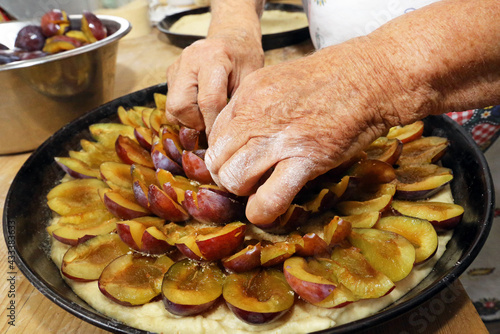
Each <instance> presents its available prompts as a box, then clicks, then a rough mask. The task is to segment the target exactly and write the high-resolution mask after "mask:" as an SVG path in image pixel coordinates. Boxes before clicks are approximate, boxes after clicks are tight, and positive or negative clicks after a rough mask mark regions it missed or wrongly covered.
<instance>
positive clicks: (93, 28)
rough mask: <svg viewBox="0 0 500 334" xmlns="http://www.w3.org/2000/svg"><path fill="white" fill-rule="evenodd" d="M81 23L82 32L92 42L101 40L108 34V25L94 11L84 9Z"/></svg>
mask: <svg viewBox="0 0 500 334" xmlns="http://www.w3.org/2000/svg"><path fill="white" fill-rule="evenodd" d="M81 23H82V27H81V29H82V32H83V33H84V34H85V37H86V38H87V39H88V40H89V41H90V42H91V43H94V42H96V41H100V40H101V39H104V38H105V37H106V36H107V35H108V31H107V28H106V26H105V25H104V24H103V23H102V21H101V20H100V19H99V18H98V17H97V16H96V15H95V14H94V13H91V12H89V11H84V12H83V15H82V19H81Z"/></svg>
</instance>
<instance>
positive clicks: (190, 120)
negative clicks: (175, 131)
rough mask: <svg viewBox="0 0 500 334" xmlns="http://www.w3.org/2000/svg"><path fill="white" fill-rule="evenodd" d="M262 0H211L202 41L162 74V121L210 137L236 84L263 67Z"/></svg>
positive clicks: (184, 53) (193, 45)
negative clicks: (164, 93)
mask: <svg viewBox="0 0 500 334" xmlns="http://www.w3.org/2000/svg"><path fill="white" fill-rule="evenodd" d="M263 7H264V0H230V1H226V0H213V1H212V2H211V13H212V21H211V23H210V27H209V31H208V35H207V38H206V39H203V40H201V41H197V42H195V43H193V44H192V45H191V46H189V47H187V48H186V49H185V50H184V51H183V52H182V54H181V57H180V58H179V59H178V60H177V61H176V62H175V63H174V64H172V66H170V67H169V68H168V70H167V82H168V89H169V94H168V96H167V104H166V110H167V118H168V119H169V120H170V121H172V122H174V123H180V124H183V125H186V126H188V127H191V128H195V129H197V130H206V132H207V134H208V133H210V129H211V126H212V124H213V122H214V121H215V118H216V117H217V115H218V114H219V112H220V111H221V110H222V108H224V107H225V106H226V104H227V98H228V97H231V96H232V94H233V93H234V91H235V90H236V88H237V87H238V86H239V85H240V82H241V80H242V79H243V78H244V77H245V76H247V75H248V74H249V73H251V72H253V71H254V70H256V69H258V68H261V67H262V66H264V51H263V50H262V44H261V38H262V35H261V31H260V15H261V13H262V11H263Z"/></svg>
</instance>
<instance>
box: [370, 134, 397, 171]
mask: <svg viewBox="0 0 500 334" xmlns="http://www.w3.org/2000/svg"><path fill="white" fill-rule="evenodd" d="M402 150H403V143H402V142H401V141H400V140H399V139H396V138H394V139H389V138H387V137H379V138H377V139H375V141H373V143H371V144H370V145H369V146H368V147H367V148H366V149H365V150H364V151H365V152H366V154H367V155H368V159H370V160H380V161H383V162H386V163H388V164H389V165H394V163H396V161H397V160H398V159H399V156H400V155H401V151H402Z"/></svg>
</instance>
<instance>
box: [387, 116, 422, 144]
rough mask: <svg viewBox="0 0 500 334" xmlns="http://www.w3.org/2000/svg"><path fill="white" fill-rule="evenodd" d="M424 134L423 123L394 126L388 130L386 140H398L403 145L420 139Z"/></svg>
mask: <svg viewBox="0 0 500 334" xmlns="http://www.w3.org/2000/svg"><path fill="white" fill-rule="evenodd" d="M423 133H424V122H423V121H416V122H414V123H411V124H408V125H404V126H394V127H392V128H390V129H389V133H388V134H387V136H386V137H387V138H389V139H399V140H401V142H402V143H403V144H405V143H408V142H411V141H413V140H415V139H419V138H420V137H422V134H423Z"/></svg>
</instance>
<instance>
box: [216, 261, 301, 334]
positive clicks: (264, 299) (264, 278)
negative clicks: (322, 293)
mask: <svg viewBox="0 0 500 334" xmlns="http://www.w3.org/2000/svg"><path fill="white" fill-rule="evenodd" d="M222 294H223V297H224V300H225V301H226V304H227V306H228V307H229V309H230V310H231V311H232V312H233V313H234V314H235V315H236V317H238V318H239V319H240V320H242V321H244V322H246V323H249V324H253V325H258V324H267V323H271V322H273V321H276V320H278V319H279V318H280V317H282V316H283V315H284V314H286V313H287V312H288V310H289V309H290V308H291V307H292V306H293V304H294V302H295V294H294V292H293V290H292V289H291V288H290V286H289V285H288V283H287V281H286V279H285V276H284V275H283V273H282V272H281V271H279V270H277V269H269V268H268V269H264V270H253V271H249V272H244V273H234V274H230V275H229V276H227V277H226V280H225V282H224V287H223V290H222Z"/></svg>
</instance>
